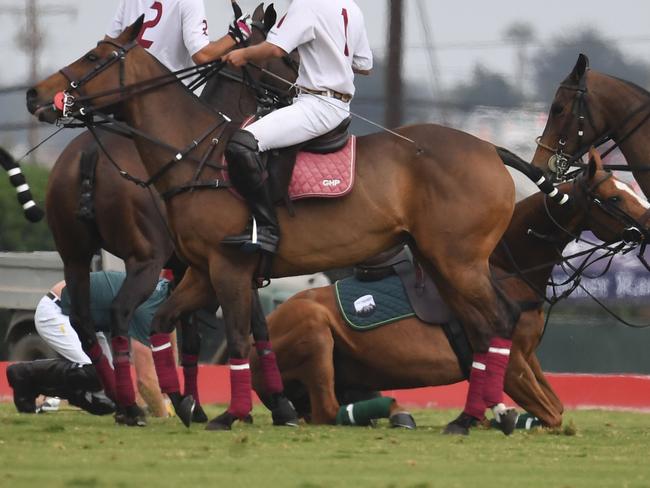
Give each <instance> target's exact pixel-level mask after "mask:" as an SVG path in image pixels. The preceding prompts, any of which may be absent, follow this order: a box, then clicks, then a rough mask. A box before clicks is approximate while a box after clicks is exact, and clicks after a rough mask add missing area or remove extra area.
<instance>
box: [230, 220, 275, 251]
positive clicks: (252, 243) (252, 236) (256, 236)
mask: <svg viewBox="0 0 650 488" xmlns="http://www.w3.org/2000/svg"><path fill="white" fill-rule="evenodd" d="M279 242H280V236H279V235H278V232H277V230H276V228H275V227H272V226H263V227H262V226H260V227H258V226H257V224H256V222H255V220H253V226H252V227H250V229H249V228H247V230H246V232H245V233H243V234H239V235H236V236H228V237H225V238H224V239H223V240H222V241H221V244H223V245H224V246H234V247H238V248H239V249H240V250H241V251H243V252H245V253H247V254H254V253H257V252H259V251H264V252H268V253H270V254H275V252H276V251H277V250H278V243H279Z"/></svg>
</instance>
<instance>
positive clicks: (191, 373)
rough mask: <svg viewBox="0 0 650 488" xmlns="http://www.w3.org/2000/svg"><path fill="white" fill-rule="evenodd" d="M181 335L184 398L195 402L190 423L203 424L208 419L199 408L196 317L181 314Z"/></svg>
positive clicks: (199, 348) (199, 349)
mask: <svg viewBox="0 0 650 488" xmlns="http://www.w3.org/2000/svg"><path fill="white" fill-rule="evenodd" d="M180 323H181V328H182V331H183V334H182V343H181V366H182V367H183V378H184V380H185V381H184V382H183V383H184V385H185V391H184V392H183V393H184V396H190V395H191V396H192V398H194V401H195V402H196V406H195V407H194V414H193V415H192V421H193V422H198V423H201V424H204V423H206V422H207V421H208V417H207V415H206V414H205V411H204V410H203V407H202V406H201V399H200V397H199V388H198V376H199V353H200V352H201V334H200V333H199V322H198V319H197V318H196V317H192V316H190V314H183V316H181V318H180Z"/></svg>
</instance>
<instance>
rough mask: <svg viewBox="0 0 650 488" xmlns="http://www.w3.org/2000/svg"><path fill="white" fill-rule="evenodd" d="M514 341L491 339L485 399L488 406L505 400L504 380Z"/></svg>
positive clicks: (484, 392) (499, 338)
mask: <svg viewBox="0 0 650 488" xmlns="http://www.w3.org/2000/svg"><path fill="white" fill-rule="evenodd" d="M511 347H512V341H511V340H510V339H503V338H501V337H495V338H494V339H492V340H491V341H490V348H489V349H488V353H487V375H486V380H485V390H484V391H483V399H484V400H485V403H486V405H487V406H488V407H493V406H494V405H496V404H498V403H501V402H503V382H504V379H505V375H506V368H507V367H508V360H509V359H510V348H511Z"/></svg>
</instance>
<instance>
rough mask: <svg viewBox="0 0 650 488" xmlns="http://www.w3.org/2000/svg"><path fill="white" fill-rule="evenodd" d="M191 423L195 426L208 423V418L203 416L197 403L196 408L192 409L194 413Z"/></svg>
mask: <svg viewBox="0 0 650 488" xmlns="http://www.w3.org/2000/svg"><path fill="white" fill-rule="evenodd" d="M192 422H194V423H196V424H207V423H208V416H207V415H206V414H205V410H203V407H202V406H201V404H199V403H197V404H196V407H194V413H193V414H192Z"/></svg>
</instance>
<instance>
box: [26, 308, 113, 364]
mask: <svg viewBox="0 0 650 488" xmlns="http://www.w3.org/2000/svg"><path fill="white" fill-rule="evenodd" d="M34 324H35V325H36V332H38V335H40V336H41V337H42V338H43V340H44V341H45V342H47V343H48V344H49V345H50V347H51V348H52V349H54V350H55V351H56V352H58V353H59V354H60V355H61V356H63V357H64V358H66V359H67V360H68V361H72V362H73V363H78V364H91V361H90V358H89V357H88V355H87V354H86V353H85V352H84V351H83V348H82V347H81V341H79V336H78V335H77V333H76V332H75V330H74V328H73V327H72V325H71V324H70V318H69V317H68V316H67V315H64V314H63V313H62V312H61V307H59V306H58V305H57V304H56V303H54V300H52V299H51V298H50V297H48V296H44V297H43V298H41V301H40V302H38V305H37V306H36V311H35V312H34ZM97 341H98V342H99V345H100V347H101V348H102V351H103V352H104V354H105V355H106V357H107V358H108V360H109V363H110V364H112V363H113V356H112V354H111V348H110V346H109V344H108V341H107V340H106V336H105V335H104V333H103V332H97Z"/></svg>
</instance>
